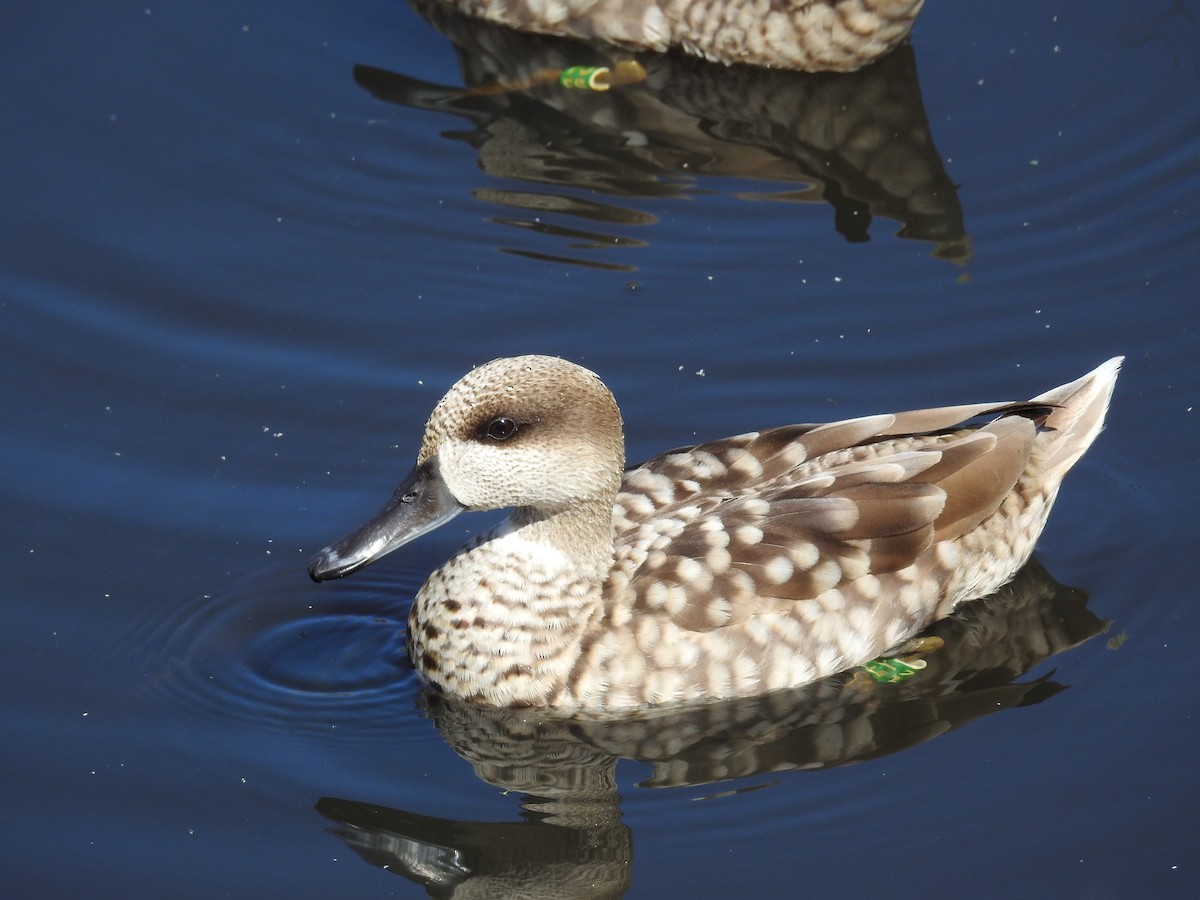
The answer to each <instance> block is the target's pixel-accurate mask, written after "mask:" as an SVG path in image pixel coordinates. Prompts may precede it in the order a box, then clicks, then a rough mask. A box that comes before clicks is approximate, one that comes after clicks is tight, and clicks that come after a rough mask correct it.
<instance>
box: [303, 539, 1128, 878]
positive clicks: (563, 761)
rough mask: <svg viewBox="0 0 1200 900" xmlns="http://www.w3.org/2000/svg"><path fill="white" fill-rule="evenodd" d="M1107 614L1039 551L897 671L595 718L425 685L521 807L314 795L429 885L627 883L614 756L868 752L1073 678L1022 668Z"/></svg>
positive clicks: (805, 759)
mask: <svg viewBox="0 0 1200 900" xmlns="http://www.w3.org/2000/svg"><path fill="white" fill-rule="evenodd" d="M1106 627H1107V623H1106V622H1104V621H1102V620H1100V619H1098V618H1097V617H1096V616H1095V615H1093V614H1092V613H1091V611H1089V610H1088V608H1087V595H1086V594H1085V593H1084V592H1083V591H1080V590H1077V589H1075V588H1068V587H1065V586H1063V585H1060V584H1058V583H1057V582H1056V581H1054V579H1053V578H1052V577H1051V576H1050V575H1049V573H1047V572H1046V570H1045V569H1044V568H1043V567H1042V566H1041V565H1040V564H1039V563H1038V562H1037V561H1036V560H1034V561H1032V562H1030V563H1029V564H1028V565H1027V566H1026V567H1025V568H1024V569H1023V570H1022V571H1021V572H1020V573H1019V574H1018V575H1017V577H1016V579H1014V580H1013V582H1011V583H1010V584H1008V585H1006V586H1005V587H1003V588H1001V589H1000V590H999V591H997V592H996V593H995V594H993V595H992V596H991V597H988V598H986V599H983V600H979V601H976V602H974V603H971V604H968V605H967V606H965V607H964V608H963V609H962V610H961V611H960V613H958V614H957V615H955V616H954V617H952V618H950V619H946V620H943V621H941V622H939V623H937V624H935V625H934V626H932V627H931V628H930V629H928V631H927V632H926V634H930V635H936V636H937V637H940V638H942V639H943V640H944V641H945V644H944V646H943V647H942V648H941V649H940V650H938V651H936V652H933V653H931V654H930V655H929V656H928V657H927V658H926V661H927V666H926V668H924V669H922V670H919V671H918V672H916V674H914V675H913V676H912V677H911V678H909V679H907V680H905V681H902V682H900V683H898V684H877V683H875V682H873V681H871V680H870V679H869V678H866V677H865V675H863V674H862V673H861V672H860V673H858V674H849V673H848V674H844V675H840V676H836V677H833V678H828V679H825V680H823V681H819V682H816V683H815V684H811V685H808V686H806V687H804V688H800V689H797V690H792V691H783V692H779V693H775V694H770V695H768V696H765V697H761V698H756V699H751V700H741V701H736V702H728V703H709V704H703V705H697V706H694V707H689V708H684V709H675V710H657V711H652V712H644V713H640V714H638V715H636V716H632V717H624V718H610V719H603V720H589V719H583V718H578V717H575V718H570V719H564V718H556V717H554V716H552V715H547V714H545V713H541V712H537V711H531V710H497V709H488V708H484V707H480V706H476V705H473V704H469V703H463V702H461V701H455V700H451V699H449V698H446V697H442V696H436V695H426V696H424V697H423V698H422V700H421V703H422V706H423V709H424V711H425V713H426V715H427V716H428V717H429V718H431V719H432V720H433V722H434V724H435V725H436V726H437V728H438V731H439V732H440V733H441V735H442V737H443V738H444V739H445V741H446V742H447V744H449V745H450V747H451V748H452V749H453V750H454V751H455V752H456V753H457V754H458V755H459V756H461V757H462V758H463V759H465V760H467V761H468V762H469V763H470V764H471V765H472V767H473V768H474V770H475V773H476V774H477V775H478V776H479V778H480V779H481V780H482V781H484V782H486V783H487V784H490V785H495V786H497V787H500V788H502V789H504V790H507V791H515V792H519V793H520V794H522V795H524V800H523V802H522V804H521V807H522V820H521V821H519V822H475V821H455V820H450V819H444V818H439V817H436V816H430V815H425V814H421V813H416V812H408V811H405V810H399V809H391V808H388V807H384V806H379V805H376V804H372V803H369V802H360V801H355V800H345V799H338V798H333V797H324V798H322V799H321V800H319V801H318V802H317V805H316V808H317V811H318V812H319V813H320V814H321V815H322V816H324V817H325V818H327V819H330V820H333V821H334V822H336V823H338V824H337V825H336V826H335V827H333V828H331V829H330V831H331V833H332V834H334V835H336V836H338V837H339V838H341V839H342V840H343V841H345V842H346V844H347V846H349V847H350V848H351V849H353V850H354V851H355V852H356V853H357V854H359V856H361V857H362V858H363V859H364V860H365V861H366V862H369V863H371V864H372V865H375V866H379V867H380V868H386V869H387V870H389V871H391V872H395V873H398V874H401V875H403V876H405V877H406V878H409V879H411V880H413V881H415V882H417V883H420V884H424V885H425V886H426V888H427V889H428V890H429V893H430V895H431V896H438V897H449V896H454V895H456V894H457V893H459V892H462V893H464V894H468V893H469V894H471V895H473V896H474V895H477V894H478V895H484V894H486V895H488V896H491V895H493V894H494V895H497V896H512V895H518V894H520V895H526V894H530V893H531V894H535V895H539V896H540V895H545V896H557V897H572V896H593V897H602V896H620V895H621V894H622V893H623V892H624V891H625V890H626V889H627V888H628V887H629V885H630V878H631V871H632V868H631V866H632V857H633V835H632V832H631V830H630V829H629V827H628V826H626V825H625V824H623V823H622V822H621V809H620V795H619V792H618V788H617V778H616V765H617V762H618V760H620V759H630V760H638V761H641V762H645V763H649V764H651V765H652V767H653V771H652V774H651V776H650V778H649V779H647V780H646V781H643V782H642V783H641V784H640V785H639V786H640V787H646V788H662V787H683V786H691V785H702V784H711V783H715V782H723V781H727V780H731V779H744V778H752V777H759V776H762V775H765V774H767V773H771V774H772V776H773V777H774V776H775V775H776V773H780V772H783V771H787V770H792V769H823V768H828V767H832V766H843V765H848V764H850V763H856V762H862V761H864V760H870V759H875V758H878V757H881V756H885V755H888V754H892V753H897V752H899V751H901V750H905V749H907V748H909V747H913V746H916V745H918V744H921V743H924V742H925V741H929V740H932V739H933V738H936V737H938V736H940V735H943V734H946V733H948V732H950V731H953V730H954V729H956V728H959V727H961V726H963V725H966V724H967V723H969V722H972V721H974V720H976V719H979V718H982V717H984V716H987V715H990V714H992V713H996V712H1000V711H1001V710H1007V709H1012V708H1015V707H1020V706H1030V705H1033V704H1037V703H1041V702H1042V701H1044V700H1048V699H1049V698H1051V697H1053V696H1055V695H1056V694H1057V693H1059V692H1060V691H1062V690H1064V689H1065V687H1066V686H1065V685H1063V684H1060V683H1059V682H1056V681H1054V680H1053V675H1054V672H1049V673H1046V674H1044V675H1042V676H1041V677H1038V678H1034V679H1030V680H1027V681H1018V679H1020V678H1021V677H1022V676H1023V675H1025V674H1026V673H1027V672H1029V671H1030V670H1031V669H1033V668H1034V667H1035V666H1037V665H1039V664H1041V663H1043V662H1044V661H1045V660H1047V659H1049V658H1050V657H1052V656H1054V655H1056V654H1058V653H1061V652H1063V651H1065V650H1068V649H1070V648H1072V647H1075V646H1077V645H1079V644H1081V643H1083V642H1084V641H1087V640H1089V639H1091V638H1093V637H1095V636H1096V635H1097V634H1100V633H1101V632H1103V631H1104V630H1105V628H1106ZM760 786H763V785H754V784H751V785H749V786H735V787H736V788H737V789H741V790H748V789H753V788H754V787H760ZM479 892H482V894H481V893H479ZM489 892H490V893H489Z"/></svg>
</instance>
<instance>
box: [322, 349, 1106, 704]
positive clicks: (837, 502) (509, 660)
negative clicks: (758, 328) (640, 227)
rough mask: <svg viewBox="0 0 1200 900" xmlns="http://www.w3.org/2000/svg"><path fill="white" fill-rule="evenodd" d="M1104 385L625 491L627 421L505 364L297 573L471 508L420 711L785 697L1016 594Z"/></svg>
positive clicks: (429, 588)
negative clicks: (485, 524) (443, 700)
mask: <svg viewBox="0 0 1200 900" xmlns="http://www.w3.org/2000/svg"><path fill="white" fill-rule="evenodd" d="M1120 365H1121V358H1119V357H1118V358H1114V359H1111V360H1109V361H1108V362H1106V363H1104V364H1103V365H1101V366H1099V367H1098V368H1097V369H1096V370H1095V371H1093V372H1091V373H1090V374H1088V375H1085V376H1084V377H1082V378H1080V379H1079V380H1077V381H1073V382H1071V383H1070V384H1067V385H1064V386H1062V387H1059V388H1055V389H1054V390H1051V391H1048V392H1046V393H1044V394H1040V395H1039V396H1037V397H1035V398H1033V399H1032V400H1030V401H1027V402H1022V403H981V404H973V405H968V406H948V407H941V408H936V409H925V410H917V411H913V412H902V413H891V414H883V415H877V416H867V417H863V418H857V419H848V420H845V421H841V422H832V423H830V424H826V425H792V426H785V427H782V428H772V429H768V430H765V431H759V432H753V433H751V434H744V435H740V436H738V437H731V438H725V439H723V440H717V441H712V442H709V443H705V444H699V445H697V446H695V447H689V448H685V449H681V450H675V451H672V452H670V453H666V454H664V455H662V456H657V457H655V458H653V459H651V460H649V461H647V462H645V463H642V464H641V465H638V466H633V467H631V468H629V469H624V470H623V467H624V461H625V460H624V438H623V434H622V427H621V414H620V412H619V410H618V408H617V404H616V402H615V401H614V399H613V396H612V394H611V393H610V392H609V390H608V388H606V387H605V386H604V384H603V383H602V382H601V381H600V379H599V378H598V377H597V376H596V375H595V374H593V373H592V372H589V371H588V370H587V369H584V368H582V367H581V366H578V365H575V364H574V363H570V362H566V361H565V360H561V359H556V358H552V357H546V356H521V357H516V358H512V359H498V360H495V361H493V362H490V363H488V364H486V365H483V366H480V367H479V368H477V369H475V370H474V371H472V372H470V373H468V374H467V375H466V376H464V377H463V378H462V379H461V380H460V381H459V382H458V383H457V384H455V385H454V386H453V387H452V388H451V389H450V390H449V392H448V393H447V394H446V396H445V397H443V398H442V400H441V401H440V402H439V403H438V404H437V406H436V407H435V408H434V410H433V413H432V415H431V416H430V418H429V422H428V423H427V425H426V427H425V438H424V442H423V444H422V446H421V450H420V453H419V454H418V456H417V464H416V467H415V468H414V469H413V471H412V473H411V474H410V475H409V476H408V478H406V479H405V480H404V481H403V482H402V483H401V485H400V486H399V487H398V488H397V489H396V492H395V494H394V496H393V497H392V499H391V501H390V502H389V503H388V504H387V505H386V506H385V507H384V508H383V509H382V510H381V511H380V512H379V514H378V515H377V516H376V517H375V518H374V519H372V520H371V521H370V522H368V523H367V524H366V525H364V526H363V527H362V528H360V529H359V530H357V531H355V532H354V533H353V534H350V535H348V536H347V537H345V538H343V539H342V540H340V541H338V542H336V543H335V544H333V545H331V546H329V547H327V548H325V549H324V550H322V551H321V552H320V553H319V554H317V556H316V557H315V558H314V559H313V560H312V562H311V563H310V565H309V573H310V574H311V575H312V577H313V578H314V579H315V580H318V581H320V580H324V579H329V578H338V577H341V576H343V575H346V574H349V573H350V572H353V571H354V570H355V569H358V568H359V567H361V566H364V565H366V564H367V563H369V562H371V561H372V560H375V559H378V558H379V557H380V556H383V555H384V554H385V553H389V552H391V551H392V550H395V549H396V548H397V547H400V546H402V545H404V544H406V543H408V542H409V541H411V540H413V539H414V538H416V537H418V536H419V535H422V534H424V533H426V532H427V531H430V530H431V529H433V528H436V527H437V526H438V525H441V524H442V523H444V522H446V521H447V520H449V519H451V518H452V517H454V516H456V515H457V514H458V513H460V512H461V511H463V510H464V509H472V510H474V509H498V508H506V507H515V509H514V512H513V513H512V515H511V516H510V517H509V518H508V519H507V520H505V521H504V522H503V523H501V524H500V525H499V526H497V527H496V528H494V529H492V530H491V531H488V532H486V533H484V534H481V535H480V536H478V537H477V538H476V539H475V540H473V541H471V542H470V543H469V544H468V545H467V546H465V547H464V548H463V549H462V550H460V551H459V552H458V553H457V554H456V555H455V556H454V557H453V558H451V559H450V560H449V562H447V563H446V564H445V565H444V566H442V567H441V568H440V569H438V570H437V571H436V572H434V573H433V574H432V575H431V576H430V577H429V579H428V580H427V581H426V582H425V584H424V586H423V587H422V588H421V589H420V591H419V592H418V593H417V596H416V599H415V600H414V602H413V605H412V609H411V612H410V615H409V629H408V646H409V653H410V655H411V657H412V660H413V662H414V664H415V665H416V667H417V669H418V670H419V671H420V673H421V675H422V676H423V677H424V678H425V679H426V680H427V681H428V682H429V683H430V684H431V685H433V686H434V687H436V688H437V689H439V690H442V691H445V692H446V693H448V694H452V695H455V696H459V697H466V698H471V699H473V700H477V701H479V702H482V703H487V704H491V705H496V706H546V707H556V708H560V709H563V710H566V711H578V710H595V711H607V712H611V711H617V710H624V709H630V708H638V707H647V706H655V705H661V704H673V703H679V702H684V701H692V700H702V699H709V698H733V697H747V696H755V695H758V694H762V693H766V692H768V691H771V690H775V689H780V688H788V687H795V686H798V685H802V684H805V683H807V682H809V681H813V680H815V679H818V678H822V677H824V676H827V675H832V674H836V673H838V672H841V671H844V670H846V669H848V668H851V667H853V666H857V665H860V664H862V663H864V662H867V661H869V660H871V659H873V658H875V657H877V656H879V655H881V654H885V653H886V652H887V651H889V650H891V649H893V648H896V647H897V646H899V645H901V644H903V643H904V642H905V641H906V640H907V639H909V638H911V637H912V636H913V635H915V634H916V633H917V632H919V631H920V630H921V629H923V628H924V627H925V626H926V625H928V624H929V623H930V622H932V621H934V620H936V619H939V618H942V617H944V616H946V615H948V614H949V613H950V612H951V611H952V610H953V609H954V608H955V606H956V605H958V604H959V603H962V602H964V601H967V600H971V599H975V598H979V597H982V596H984V595H986V594H988V593H990V592H992V591H994V590H995V589H996V588H998V587H1000V586H1001V585H1003V584H1004V583H1005V582H1007V581H1008V580H1009V579H1010V578H1012V576H1013V574H1014V573H1015V572H1016V571H1017V570H1018V569H1019V568H1020V567H1021V565H1023V564H1024V563H1025V561H1026V560H1027V559H1028V558H1029V555H1030V554H1031V553H1032V551H1033V546H1034V543H1035V541H1036V540H1037V538H1038V536H1039V535H1040V534H1041V531H1042V528H1043V526H1044V524H1045V522H1046V516H1047V515H1048V514H1049V512H1050V507H1051V505H1052V504H1053V503H1054V499H1055V497H1056V496H1057V494H1058V488H1059V484H1060V483H1061V481H1062V478H1063V476H1064V475H1065V474H1066V473H1067V471H1068V470H1069V469H1070V468H1071V467H1072V466H1073V465H1074V464H1075V463H1076V461H1078V459H1079V458H1080V456H1082V455H1083V453H1084V451H1086V450H1087V448H1088V447H1089V446H1090V445H1091V443H1092V441H1093V440H1094V439H1095V438H1096V436H1097V435H1098V434H1099V433H1100V430H1101V428H1102V427H1103V424H1104V416H1105V412H1106V411H1107V408H1108V403H1109V398H1110V397H1111V395H1112V391H1113V387H1114V386H1115V384H1116V379H1117V373H1118V370H1119V368H1120Z"/></svg>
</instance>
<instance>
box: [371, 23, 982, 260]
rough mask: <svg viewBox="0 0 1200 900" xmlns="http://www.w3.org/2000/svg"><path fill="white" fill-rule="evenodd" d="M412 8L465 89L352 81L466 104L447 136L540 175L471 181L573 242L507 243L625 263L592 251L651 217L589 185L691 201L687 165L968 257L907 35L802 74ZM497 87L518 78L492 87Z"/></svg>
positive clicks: (403, 95) (942, 253)
mask: <svg viewBox="0 0 1200 900" xmlns="http://www.w3.org/2000/svg"><path fill="white" fill-rule="evenodd" d="M413 5H414V7H415V8H416V9H417V11H418V12H419V13H420V14H421V15H422V16H424V17H425V18H426V19H427V20H428V21H429V22H430V23H431V24H432V25H433V26H434V27H435V28H437V29H438V30H439V31H441V32H442V33H443V34H445V35H446V36H447V37H448V38H449V39H450V40H451V41H452V42H453V43H454V46H455V49H456V51H457V53H458V57H459V62H460V66H461V69H462V73H463V81H464V84H465V85H466V87H465V88H460V87H449V86H445V85H436V84H431V83H428V82H425V81H420V80H418V79H416V78H412V77H410V76H407V75H404V74H402V73H400V72H393V71H388V70H386V69H382V68H376V67H373V66H368V65H359V66H356V67H355V70H354V77H355V80H356V81H357V82H358V83H359V84H360V85H361V86H362V87H364V88H365V89H366V90H368V91H370V92H371V93H372V94H373V95H374V96H376V97H378V98H380V99H382V100H386V101H387V102H389V103H395V104H399V105H402V106H406V107H411V108H415V109H427V110H436V111H439V112H444V113H451V114H453V115H456V116H460V117H462V118H463V119H465V120H466V121H467V123H468V126H469V127H467V128H466V129H464V130H461V131H452V132H447V133H446V136H447V137H449V138H451V139H454V140H460V141H464V142H466V143H468V144H470V145H471V146H472V147H474V148H475V150H476V152H477V153H478V156H479V165H480V167H481V168H482V169H483V170H484V171H485V172H487V173H488V174H489V175H492V176H495V177H496V178H497V179H508V180H512V181H516V182H523V183H531V184H536V185H543V186H545V188H546V189H545V190H540V191H531V190H528V189H523V188H516V187H514V188H503V187H495V188H488V189H483V188H478V189H476V190H475V192H474V196H475V197H476V198H477V199H479V200H480V201H482V202H485V203H489V204H493V205H497V206H502V207H505V208H507V209H509V210H521V211H523V212H525V213H526V214H527V216H512V215H504V216H496V217H494V218H493V219H492V221H493V222H494V223H496V224H498V225H507V226H510V227H516V228H521V229H530V230H535V231H539V232H541V233H542V234H548V235H553V236H556V237H559V238H562V239H563V240H564V241H565V242H566V249H567V250H570V251H573V252H572V253H570V254H568V255H561V254H544V253H539V252H536V251H530V250H527V249H518V248H511V247H500V248H499V249H501V250H502V251H504V252H508V253H515V254H519V255H523V256H531V257H542V258H548V259H553V260H554V261H557V262H569V263H574V264H578V265H584V266H589V267H599V268H606V269H631V268H634V267H633V266H630V265H626V264H624V263H621V262H613V261H608V260H603V259H600V258H597V256H596V254H597V253H598V252H600V251H601V250H610V251H611V248H614V247H638V246H641V245H643V244H644V241H643V240H640V239H639V238H637V237H634V236H632V235H630V234H629V233H628V231H629V229H630V228H633V227H637V226H645V225H649V224H652V223H653V222H654V221H656V219H655V217H654V216H653V215H651V214H650V213H647V212H645V211H643V210H638V209H634V208H630V207H628V206H623V205H621V204H616V203H614V204H605V203H597V202H596V201H595V200H594V196H595V194H596V193H599V194H604V195H608V196H610V197H620V198H641V199H657V198H687V197H689V196H692V195H695V194H697V193H699V192H700V189H699V188H698V187H697V176H699V175H707V176H718V177H725V178H738V179H743V180H753V181H759V182H763V183H764V186H763V189H762V190H754V191H742V192H740V193H739V195H738V196H739V197H740V198H741V199H743V200H745V201H748V202H751V201H767V200H770V201H775V202H788V203H802V204H824V203H827V204H829V205H830V206H831V207H832V208H833V225H834V228H835V229H836V230H837V231H838V232H839V233H841V234H842V235H843V236H844V237H845V239H846V240H847V241H850V242H856V243H857V242H865V241H867V240H869V231H870V228H871V225H872V222H873V220H874V219H875V218H878V217H880V216H882V217H885V218H888V219H892V220H895V221H897V222H899V223H901V226H902V227H901V228H900V230H899V232H898V234H899V235H900V236H901V237H904V238H908V239H912V240H918V241H924V242H928V243H931V244H932V245H933V247H934V250H933V255H934V256H936V257H939V258H941V259H945V260H949V261H952V262H956V263H959V264H964V263H966V262H967V261H968V260H969V259H970V256H971V249H970V238H969V237H968V235H967V233H966V230H965V227H964V224H963V213H962V207H961V206H960V204H959V200H958V193H957V190H956V188H955V186H954V184H953V183H952V182H951V181H950V178H949V176H948V175H947V173H946V171H945V168H944V166H943V165H942V160H941V157H940V155H939V154H938V152H937V148H936V147H935V146H934V143H933V138H932V135H931V134H930V130H929V123H928V120H927V118H926V115H925V110H924V106H923V104H922V101H921V92H920V87H919V85H918V83H917V70H916V60H915V56H914V54H913V50H912V48H911V47H910V46H908V45H904V46H901V47H900V48H899V49H898V50H897V51H896V52H894V53H892V54H891V55H890V56H888V57H885V58H884V59H883V60H881V61H880V62H878V63H876V64H874V65H872V66H869V67H867V68H866V69H863V70H861V71H859V72H855V73H851V74H843V75H828V74H822V75H812V74H804V73H798V72H781V71H771V70H766V69H757V68H751V67H748V66H734V67H726V66H722V65H715V64H710V63H705V62H702V61H699V60H696V59H694V58H692V57H685V56H679V55H661V54H654V53H641V54H636V55H635V54H630V53H625V52H621V51H617V50H615V49H613V48H608V49H600V48H596V47H592V46H589V45H587V44H582V43H578V42H575V41H570V40H565V39H561V38H549V37H542V36H538V35H530V34H523V33H520V32H516V31H512V30H509V29H505V28H501V27H499V26H496V25H491V24H489V23H486V22H482V21H478V20H475V19H470V18H467V17H464V16H461V15H459V14H457V13H454V12H452V11H451V10H449V9H446V8H445V7H444V6H443V5H441V4H438V3H435V2H420V0H418V2H415V3H414V4H413ZM634 56H636V59H637V61H638V63H640V64H641V66H642V67H643V68H644V69H645V73H646V77H645V79H644V80H641V81H638V82H636V83H630V84H624V85H618V86H615V87H613V88H612V89H611V90H607V91H601V92H597V91H585V90H568V89H565V88H562V87H560V86H558V84H557V83H551V84H546V83H545V82H546V75H545V73H547V72H552V73H556V72H558V71H560V70H563V69H566V68H568V67H571V66H580V65H585V66H608V65H615V64H616V63H618V62H620V61H621V60H629V59H632V58H634ZM503 85H507V86H514V87H512V89H505V90H497V89H496V88H497V86H503ZM548 217H549V218H552V219H556V220H558V221H557V222H554V221H551V222H550V223H549V224H548V223H547V218H548ZM564 221H566V222H572V223H574V224H573V225H565V224H563V222H564ZM580 223H582V227H581V226H580ZM617 227H622V228H624V229H625V231H624V233H617ZM580 251H586V252H580Z"/></svg>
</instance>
